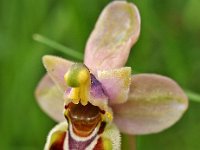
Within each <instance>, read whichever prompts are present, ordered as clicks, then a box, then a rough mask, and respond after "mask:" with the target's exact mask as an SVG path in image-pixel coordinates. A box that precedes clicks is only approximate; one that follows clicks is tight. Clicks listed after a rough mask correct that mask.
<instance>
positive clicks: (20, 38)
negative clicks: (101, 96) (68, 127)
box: [0, 0, 200, 150]
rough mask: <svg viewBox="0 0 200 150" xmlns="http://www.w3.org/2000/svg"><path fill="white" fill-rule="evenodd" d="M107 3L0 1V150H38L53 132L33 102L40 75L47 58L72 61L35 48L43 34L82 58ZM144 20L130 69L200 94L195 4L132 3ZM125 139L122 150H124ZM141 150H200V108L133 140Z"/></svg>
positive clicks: (172, 0) (199, 4) (182, 0)
mask: <svg viewBox="0 0 200 150" xmlns="http://www.w3.org/2000/svg"><path fill="white" fill-rule="evenodd" d="M108 3H109V0H96V1H95V0H0V68H1V69H0V96H1V100H0V136H1V137H0V149H2V150H18V149H19V150H23V149H24V150H39V149H43V146H44V143H45V141H46V136H47V134H48V132H49V130H50V129H51V128H52V127H53V126H54V125H55V124H56V123H55V122H53V121H52V120H51V119H50V118H48V116H46V115H45V114H44V113H43V112H42V111H41V109H40V108H39V106H38V105H37V103H36V101H35V98H34V89H35V87H36V85H37V83H38V81H39V80H40V78H41V77H42V75H43V74H44V73H45V70H44V68H43V66H42V63H41V57H42V56H43V55H44V54H55V55H59V56H63V57H65V58H68V59H72V58H69V57H67V56H66V55H63V53H59V52H57V51H55V50H53V49H52V48H49V47H46V46H45V45H42V44H40V43H37V42H35V41H33V39H32V35H33V34H34V33H40V34H42V35H45V36H46V37H49V38H50V39H53V40H55V41H57V42H60V43H62V44H64V45H66V46H69V47H71V48H73V49H75V50H77V51H80V52H81V53H84V47H85V43H86V40H87V38H88V36H89V34H90V32H91V30H92V29H93V26H94V24H95V22H96V19H97V17H98V15H99V14H100V12H101V10H102V9H103V8H104V6H106V4H108ZM134 3H136V4H137V6H138V8H139V10H140V13H141V19H142V28H141V36H140V39H139V41H138V43H137V44H136V45H135V46H134V48H133V50H132V51H131V55H130V57H129V61H128V65H129V66H132V67H133V69H134V70H137V71H138V72H154V73H159V74H162V75H166V76H169V77H171V78H173V79H175V80H176V81H177V82H178V83H179V84H180V85H181V86H182V87H183V88H185V89H190V90H192V91H195V92H197V93H200V75H199V74H200V17H199V14H200V1H199V0H162V1H160V0H134ZM126 143H127V141H126V138H123V149H127V147H126ZM137 147H138V150H161V149H162V150H199V149H200V103H197V102H190V106H189V110H188V111H187V112H186V114H185V115H184V117H183V118H182V119H181V120H180V121H179V122H178V123H177V124H176V125H174V126H173V127H172V128H170V129H167V130H166V131H164V132H162V133H159V134H154V135H146V136H138V137H137Z"/></svg>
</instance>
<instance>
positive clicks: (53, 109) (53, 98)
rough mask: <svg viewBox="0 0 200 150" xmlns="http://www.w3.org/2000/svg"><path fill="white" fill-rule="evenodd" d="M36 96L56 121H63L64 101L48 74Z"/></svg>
mask: <svg viewBox="0 0 200 150" xmlns="http://www.w3.org/2000/svg"><path fill="white" fill-rule="evenodd" d="M35 95H36V98H37V102H38V104H39V105H40V107H41V108H42V109H43V110H44V112H46V114H47V115H49V116H50V117H51V118H52V119H54V120H55V121H58V122H59V121H63V120H64V115H63V108H64V99H63V93H62V92H61V91H60V90H59V89H58V87H57V86H56V85H55V83H54V82H53V81H52V80H51V78H50V77H49V76H48V75H47V74H46V75H45V76H44V77H43V78H42V80H41V81H40V83H39V85H38V87H37V88H36V91H35Z"/></svg>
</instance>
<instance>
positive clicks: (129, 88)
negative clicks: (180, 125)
mask: <svg viewBox="0 0 200 150" xmlns="http://www.w3.org/2000/svg"><path fill="white" fill-rule="evenodd" d="M139 33H140V15H139V11H138V9H137V7H136V6H135V5H134V4H132V3H128V2H126V1H113V2H111V3H110V4H109V5H108V6H106V8H105V9H104V10H103V12H102V14H101V15H100V17H99V19H98V21H97V23H96V26H95V28H94V30H93V32H92V34H91V35H90V37H89V40H88V42H87V45H86V49H85V57H84V63H75V62H71V61H68V60H65V59H63V58H60V57H56V56H50V55H47V56H44V57H43V64H44V66H45V68H46V70H47V74H46V75H45V76H44V77H43V79H42V80H41V82H40V83H39V85H38V87H37V89H36V98H37V101H38V103H39V105H40V106H41V108H42V109H43V110H44V111H45V112H46V113H47V114H48V115H49V116H50V117H51V118H53V119H54V120H55V121H57V122H59V123H58V125H56V126H55V127H54V128H53V129H52V130H51V131H50V133H49V135H48V138H47V142H46V145H45V148H44V149H45V150H55V149H56V150H57V149H64V150H74V149H81V150H82V149H87V150H97V149H98V150H101V149H102V150H103V149H114V150H119V149H120V148H121V138H120V132H122V133H125V134H131V135H143V134H150V133H157V132H160V131H163V130H164V129H166V128H168V127H170V126H172V125H173V124H174V123H175V122H177V121H178V120H179V119H180V118H181V116H182V115H183V113H184V112H185V111H186V109H187V107H188V98H187V96H186V95H185V93H184V92H183V90H182V89H181V88H180V87H179V85H178V84H177V83H176V82H175V81H173V80H172V79H169V78H167V77H164V76H161V75H156V74H138V75H131V68H130V67H123V66H124V65H125V63H126V61H127V59H128V55H129V52H130V49H131V47H132V45H134V43H135V42H136V41H137V39H138V37H139Z"/></svg>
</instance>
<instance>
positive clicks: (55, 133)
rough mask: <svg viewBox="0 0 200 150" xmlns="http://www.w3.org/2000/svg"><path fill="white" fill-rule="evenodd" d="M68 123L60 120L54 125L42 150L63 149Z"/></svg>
mask: <svg viewBox="0 0 200 150" xmlns="http://www.w3.org/2000/svg"><path fill="white" fill-rule="evenodd" d="M67 129H68V124H67V122H66V121H65V122H61V123H59V124H58V125H56V126H55V127H54V128H53V129H52V130H51V131H50V133H49V135H48V137H47V142H46V144H45V147H44V150H51V149H52V150H54V149H64V142H65V138H66V136H67V133H66V132H67Z"/></svg>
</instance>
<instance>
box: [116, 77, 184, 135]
mask: <svg viewBox="0 0 200 150" xmlns="http://www.w3.org/2000/svg"><path fill="white" fill-rule="evenodd" d="M187 107H188V99H187V96H186V95H185V94H184V92H183V91H182V89H181V88H180V87H179V86H178V84H177V83H176V82H175V81H173V80H171V79H169V78H167V77H164V76H160V75H153V74H140V75H134V76H133V77H132V84H131V88H130V94H129V99H128V101H127V102H126V103H124V104H120V105H114V106H113V111H114V119H115V120H114V121H115V123H116V124H117V126H118V128H119V129H120V131H121V132H124V133H128V134H147V133H156V132H159V131H162V130H164V129H166V128H168V127H170V126H171V125H173V124H174V123H175V122H177V121H178V120H179V119H180V117H181V116H182V115H183V113H184V112H185V111H186V109H187Z"/></svg>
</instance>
